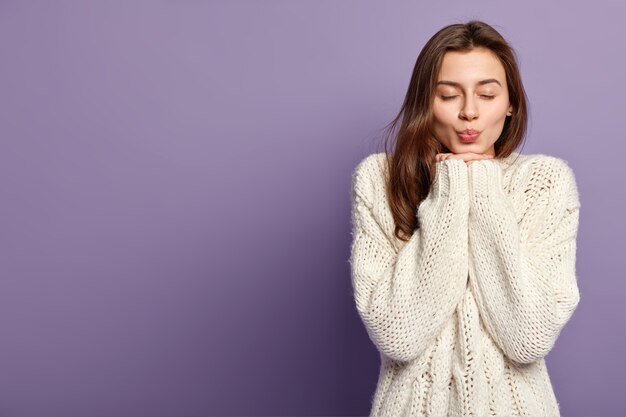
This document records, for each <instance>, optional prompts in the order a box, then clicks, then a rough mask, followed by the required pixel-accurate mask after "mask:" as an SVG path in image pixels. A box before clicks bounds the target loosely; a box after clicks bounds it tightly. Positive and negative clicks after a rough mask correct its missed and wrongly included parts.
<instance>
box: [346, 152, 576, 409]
mask: <svg viewBox="0 0 626 417" xmlns="http://www.w3.org/2000/svg"><path fill="white" fill-rule="evenodd" d="M436 166H437V168H436V178H435V182H434V183H433V186H432V187H431V190H430V192H429V194H428V196H427V198H425V199H424V200H423V201H422V202H421V204H420V205H419V206H418V209H417V210H416V216H417V218H418V221H419V224H420V225H421V226H420V228H419V229H417V230H416V231H415V232H414V233H413V234H412V236H411V238H410V240H409V241H408V242H405V241H402V240H400V239H398V238H396V237H395V236H394V235H393V231H394V221H393V218H392V215H391V211H390V208H389V205H388V200H387V198H386V181H385V180H386V175H387V173H388V171H387V165H386V161H385V153H377V154H372V155H369V156H367V157H366V158H364V159H363V160H362V161H361V162H360V163H359V164H358V166H357V167H356V169H355V171H354V173H353V175H352V228H353V229H352V244H351V255H350V265H351V279H352V288H353V291H354V300H355V303H356V308H357V311H358V314H359V316H360V318H361V320H362V322H363V323H364V325H365V328H366V330H367V333H368V335H369V338H370V339H371V340H372V342H373V344H374V345H375V346H376V348H377V349H378V351H379V353H380V358H381V365H380V373H379V376H378V381H377V387H376V391H375V393H374V395H373V399H372V400H371V414H370V416H372V417H373V416H390V417H400V416H429V417H435V416H439V417H446V416H447V417H459V416H478V417H483V416H502V417H504V416H507V417H510V416H533V417H538V416H544V417H545V416H560V411H559V404H558V403H557V400H556V397H555V394H554V391H553V388H552V385H551V381H550V377H549V375H548V371H547V368H546V364H545V361H544V356H546V355H547V354H548V352H549V351H550V350H551V348H552V347H553V346H554V343H555V341H556V339H557V337H558V335H559V333H560V332H561V330H562V328H563V326H564V325H565V323H566V322H567V321H568V320H569V318H570V317H571V315H572V314H573V312H574V309H575V308H576V306H577V305H578V302H579V300H580V295H579V291H578V287H577V282H576V272H575V257H576V235H577V230H578V217H579V207H580V203H579V196H578V189H577V186H576V182H575V178H574V174H573V171H572V169H571V168H570V167H569V166H568V164H567V162H565V161H564V160H562V159H559V158H556V157H552V156H547V155H542V154H535V155H521V154H519V153H517V152H514V153H512V154H511V155H510V156H509V157H507V158H502V159H500V158H496V159H494V160H479V161H475V162H473V163H472V164H470V165H467V164H466V163H465V162H464V161H462V160H458V159H448V160H445V161H442V162H438V163H437V164H436Z"/></svg>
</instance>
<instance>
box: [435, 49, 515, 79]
mask: <svg viewBox="0 0 626 417" xmlns="http://www.w3.org/2000/svg"><path fill="white" fill-rule="evenodd" d="M486 78H495V79H497V80H498V81H500V83H501V84H502V85H503V86H504V83H505V81H506V73H505V71H504V66H503V65H502V63H501V62H500V60H499V59H498V58H497V57H496V55H495V54H494V53H493V52H491V51H490V50H489V49H486V48H475V49H473V50H471V51H469V52H468V51H462V52H460V51H448V52H446V53H445V55H444V57H443V60H442V63H441V69H440V71H439V76H438V78H437V81H440V80H448V81H454V82H458V83H460V84H463V85H468V86H470V85H471V86H473V85H474V84H475V83H476V82H477V81H479V80H483V79H486ZM489 85H497V84H489Z"/></svg>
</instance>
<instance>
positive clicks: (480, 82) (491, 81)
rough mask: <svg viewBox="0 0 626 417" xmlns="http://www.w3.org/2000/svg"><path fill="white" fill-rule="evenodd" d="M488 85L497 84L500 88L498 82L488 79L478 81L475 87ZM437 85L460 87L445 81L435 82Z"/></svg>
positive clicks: (455, 83) (457, 84)
mask: <svg viewBox="0 0 626 417" xmlns="http://www.w3.org/2000/svg"><path fill="white" fill-rule="evenodd" d="M489 83H496V84H498V85H499V86H500V87H502V84H500V81H498V80H496V79H495V78H488V79H486V80H480V81H478V82H477V83H476V85H484V84H489ZM439 84H445V85H451V86H453V87H460V86H461V84H460V83H457V82H454V81H447V80H441V81H439V82H437V85H439Z"/></svg>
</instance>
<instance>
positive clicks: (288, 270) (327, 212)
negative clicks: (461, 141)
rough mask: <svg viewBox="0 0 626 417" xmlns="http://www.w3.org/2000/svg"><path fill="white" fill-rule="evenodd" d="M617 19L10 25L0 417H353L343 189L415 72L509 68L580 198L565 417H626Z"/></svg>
mask: <svg viewBox="0 0 626 417" xmlns="http://www.w3.org/2000/svg"><path fill="white" fill-rule="evenodd" d="M625 15H626V6H624V5H623V3H622V2H617V1H611V2H609V1H606V2H604V1H597V2H593V3H589V2H578V3H574V2H560V3H556V4H552V3H549V2H539V1H531V2H517V3H511V2H495V1H493V2H491V1H474V2H471V4H470V3H467V2H453V1H441V2H416V1H396V2H393V3H391V2H378V1H364V0H358V1H357V0H353V1H348V0H323V1H320V0H317V1H304V0H298V1H288V0H284V1H260V0H251V1H200V0H196V1H192V0H189V1H149V2H148V1H101V2H98V3H95V2H94V3H90V2H86V1H78V0H77V1H58V0H57V1H53V2H52V1H51V2H48V1H36V2H33V1H6V0H5V1H0V129H1V136H0V138H1V143H0V146H1V148H0V191H1V203H0V219H1V220H0V221H1V223H0V278H1V281H0V284H1V288H0V335H1V336H0V337H1V339H0V416H1V417H6V416H10V417H22V416H46V417H56V416H63V417H71V416H91V417H98V416H107V417H108V416H150V417H152V416H155V417H156V416H177V417H179V416H180V417H182V416H209V415H294V416H295V415H365V414H367V413H368V412H369V406H370V404H369V401H370V398H371V395H372V394H373V390H374V388H375V384H376V378H377V374H378V366H379V362H378V353H377V351H376V350H375V348H374V346H373V345H372V344H371V342H370V341H369V339H368V337H367V334H366V331H365V329H364V328H363V326H362V324H361V322H360V321H359V318H358V316H357V314H356V310H355V307H354V304H353V301H352V298H351V297H352V292H351V291H352V290H351V284H350V276H349V271H350V270H349V264H348V256H349V244H350V239H351V236H350V227H351V226H350V213H349V210H350V207H349V204H350V198H349V197H350V175H351V172H352V170H353V168H354V167H355V166H356V164H357V163H358V161H359V160H360V159H361V158H362V157H364V156H365V155H367V154H370V153H372V152H378V151H380V150H381V149H382V148H381V145H380V143H381V142H380V129H382V127H383V126H384V125H385V124H386V123H387V122H389V121H390V120H391V118H392V117H393V116H395V114H396V112H397V111H398V109H399V108H400V105H401V103H402V99H403V97H404V94H405V91H406V88H407V85H408V81H409V77H410V75H411V71H412V69H413V65H414V62H415V59H416V57H417V54H418V53H419V51H420V49H421V48H422V46H423V45H424V43H425V42H426V41H427V40H428V38H430V36H432V35H433V34H434V33H435V32H436V31H437V30H439V29H440V28H441V27H443V26H445V25H447V24H450V23H461V22H465V21H467V20H469V19H471V18H478V19H482V20H485V21H486V22H487V23H490V24H492V25H494V26H495V27H496V28H497V29H499V30H500V31H501V33H502V34H503V35H504V36H505V37H506V38H507V39H508V40H509V41H510V42H511V43H512V44H513V46H514V47H515V49H516V51H517V53H518V55H519V58H520V65H521V71H522V76H523V79H524V82H525V86H526V89H527V93H528V96H529V99H530V106H531V108H530V111H531V119H530V126H529V127H530V131H529V135H528V140H527V142H526V145H525V147H524V148H523V149H522V150H521V151H522V153H526V154H528V153H545V154H550V155H554V156H558V157H561V158H564V159H566V160H567V161H568V162H569V163H570V165H571V166H572V167H573V168H574V171H575V173H576V176H577V181H578V186H579V190H580V195H581V201H582V208H581V217H580V229H579V241H578V242H579V246H578V260H577V272H578V279H579V286H580V290H581V304H580V305H579V307H578V309H577V311H576V313H575V314H574V316H573V318H572V319H571V321H570V322H569V323H568V325H567V326H566V327H565V329H564V331H563V332H562V333H561V336H560V338H559V340H558V342H557V344H556V346H555V347H554V349H553V351H552V352H551V353H550V355H549V356H548V358H547V363H548V367H549V370H550V375H551V378H552V380H553V384H554V387H555V391H556V394H557V398H558V399H559V402H560V404H561V409H562V412H563V415H564V416H589V415H594V416H601V415H604V416H614V415H624V414H625V413H626V405H625V404H626V402H625V401H624V395H623V375H624V373H625V372H626V360H625V359H624V356H623V353H620V352H623V348H624V345H625V342H626V340H625V339H626V337H625V335H624V330H623V329H624V324H623V319H620V317H623V315H624V302H623V298H624V296H625V294H626V284H625V282H624V278H626V277H625V274H624V266H623V263H622V261H623V260H624V246H625V245H624V243H623V237H624V236H625V235H626V221H625V220H624V218H625V216H624V212H625V211H626V198H624V192H623V190H624V179H626V176H625V175H624V164H623V161H624V156H623V155H624V154H623V153H624V151H626V146H625V145H624V137H625V135H624V133H623V132H624V128H625V125H624V123H625V120H626V118H625V116H624V110H625V107H626V88H625V86H624V81H623V77H624V74H625V73H626V60H624V59H623V56H621V54H622V52H623V50H624V48H623V39H625V38H626V29H625V28H626V26H625V25H624V16H625Z"/></svg>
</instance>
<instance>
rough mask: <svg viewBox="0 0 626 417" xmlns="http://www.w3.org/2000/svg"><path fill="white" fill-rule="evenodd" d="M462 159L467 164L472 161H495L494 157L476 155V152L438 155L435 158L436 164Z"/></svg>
mask: <svg viewBox="0 0 626 417" xmlns="http://www.w3.org/2000/svg"><path fill="white" fill-rule="evenodd" d="M451 158H454V159H460V160H462V161H464V162H465V163H466V164H467V163H469V162H470V161H478V160H482V159H493V156H492V155H488V154H482V153H476V152H463V153H438V154H437V155H436V157H435V160H436V162H441V161H444V160H446V159H451Z"/></svg>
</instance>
